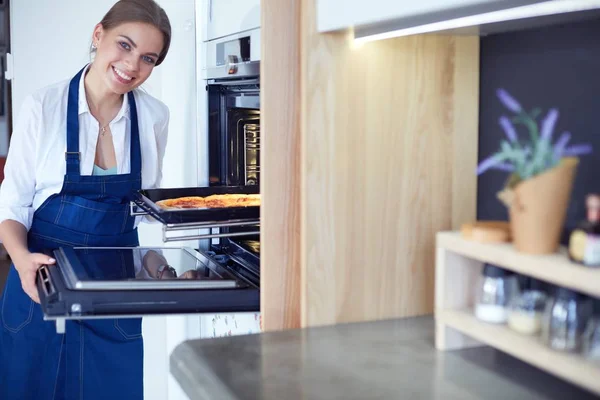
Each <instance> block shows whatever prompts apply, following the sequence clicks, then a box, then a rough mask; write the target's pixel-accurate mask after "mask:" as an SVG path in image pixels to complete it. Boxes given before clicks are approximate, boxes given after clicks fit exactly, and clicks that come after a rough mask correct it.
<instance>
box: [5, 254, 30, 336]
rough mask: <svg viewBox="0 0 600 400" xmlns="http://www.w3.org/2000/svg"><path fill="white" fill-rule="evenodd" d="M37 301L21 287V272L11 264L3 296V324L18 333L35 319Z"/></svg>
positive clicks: (7, 328) (10, 330)
mask: <svg viewBox="0 0 600 400" xmlns="http://www.w3.org/2000/svg"><path fill="white" fill-rule="evenodd" d="M34 305H35V303H34V302H33V300H31V298H30V297H29V296H27V294H26V293H25V292H24V291H23V288H22V287H21V279H20V278H19V273H18V272H17V270H16V269H15V267H14V265H12V264H11V266H10V272H9V274H8V279H7V281H6V286H5V287H4V295H3V296H2V325H3V326H4V328H5V329H6V330H8V331H9V332H12V333H18V332H19V331H21V330H22V329H23V328H25V327H26V326H27V325H29V324H30V323H31V321H32V319H33V307H34Z"/></svg>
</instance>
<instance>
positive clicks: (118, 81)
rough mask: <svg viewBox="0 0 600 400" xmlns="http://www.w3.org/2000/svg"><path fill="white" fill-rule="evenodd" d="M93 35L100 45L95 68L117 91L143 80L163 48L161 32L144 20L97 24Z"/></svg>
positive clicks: (133, 85)
mask: <svg viewBox="0 0 600 400" xmlns="http://www.w3.org/2000/svg"><path fill="white" fill-rule="evenodd" d="M92 39H93V43H94V44H95V45H96V48H97V50H96V57H95V58H94V62H93V64H92V68H93V69H94V71H95V73H97V74H98V76H99V77H100V79H102V80H103V81H104V83H105V84H106V86H107V87H108V89H109V90H111V91H113V92H115V93H117V94H125V93H127V92H129V91H131V90H133V89H135V88H136V87H138V86H140V85H141V84H142V83H144V81H146V79H148V77H149V76H150V74H151V73H152V70H153V69H154V66H155V64H156V61H157V60H158V55H159V54H160V52H161V50H162V48H163V35H162V33H161V32H160V31H159V30H158V29H157V28H156V27H154V26H153V25H150V24H145V23H141V22H127V23H124V24H121V25H118V26H116V27H114V28H113V29H110V30H105V29H103V27H102V25H100V24H98V25H96V28H95V29H94V35H93V38H92Z"/></svg>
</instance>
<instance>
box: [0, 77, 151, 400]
mask: <svg viewBox="0 0 600 400" xmlns="http://www.w3.org/2000/svg"><path fill="white" fill-rule="evenodd" d="M82 74H83V70H81V71H80V72H79V73H78V74H77V75H76V76H75V77H74V78H73V79H72V80H71V82H70V84H69V94H68V106H67V132H66V133H67V152H66V154H65V158H66V164H67V166H66V174H65V177H64V183H63V187H62V189H61V191H60V193H58V194H55V195H53V196H51V197H50V198H48V200H46V201H45V202H44V204H42V206H40V208H38V209H37V210H36V212H35V213H34V216H33V223H32V226H31V229H30V230H29V233H28V246H29V248H30V251H32V252H40V251H42V250H43V249H49V248H50V249H52V248H57V247H60V246H71V247H74V246H90V247H135V246H138V235H137V229H136V228H135V225H134V222H135V218H134V217H131V216H130V214H129V206H128V204H129V200H130V198H131V194H132V193H133V192H134V191H136V190H139V189H140V188H141V170H142V168H141V167H142V160H141V150H140V138H139V131H138V120H137V110H136V105H135V98H134V96H133V93H132V92H129V93H128V94H127V96H128V100H129V107H130V121H131V149H130V152H131V173H129V174H122V175H104V176H82V175H81V174H80V164H79V162H80V154H79V118H78V105H79V90H78V88H79V80H80V79H82ZM103 268H106V269H107V270H110V269H121V268H122V266H118V265H115V264H107V265H104V266H103ZM106 272H107V273H108V274H110V271H106ZM0 316H1V317H2V332H1V335H0V399H6V400H9V399H10V400H13V399H15V400H29V399H35V400H46V399H48V400H50V399H67V400H77V399H86V400H93V399H103V400H104V399H128V400H132V399H142V398H143V342H142V335H141V319H139V318H137V319H119V320H113V319H98V320H96V319H94V320H79V321H77V320H69V321H67V323H66V330H65V334H62V335H61V334H57V333H56V326H55V324H54V323H53V322H51V321H44V320H43V313H42V310H41V307H40V306H39V305H38V304H36V303H34V302H33V301H32V300H31V299H30V298H29V296H27V295H26V294H25V292H23V290H22V288H21V282H20V280H19V275H18V273H17V271H16V270H15V268H14V265H11V268H10V273H9V276H8V280H7V283H6V287H5V290H4V293H3V296H2V304H1V309H0Z"/></svg>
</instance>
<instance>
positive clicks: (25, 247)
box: [0, 0, 171, 400]
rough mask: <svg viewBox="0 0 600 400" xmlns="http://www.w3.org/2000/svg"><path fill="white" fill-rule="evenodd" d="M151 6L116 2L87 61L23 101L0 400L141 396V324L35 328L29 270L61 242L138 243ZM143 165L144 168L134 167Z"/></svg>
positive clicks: (8, 187) (157, 160)
mask: <svg viewBox="0 0 600 400" xmlns="http://www.w3.org/2000/svg"><path fill="white" fill-rule="evenodd" d="M170 40H171V27H170V23H169V20H168V17H167V15H166V13H165V12H164V10H163V9H162V8H160V7H159V6H158V5H157V4H156V3H155V2H154V1H153V0H120V1H119V2H117V3H116V4H115V5H114V6H113V7H112V8H111V9H110V10H109V11H108V13H107V14H106V15H105V17H104V18H103V19H102V21H101V22H100V23H99V24H98V25H96V27H95V28H94V31H93V35H92V52H93V53H95V57H94V58H93V62H92V63H91V64H89V65H87V66H85V67H84V68H83V69H82V70H81V71H80V72H79V73H78V74H77V75H75V77H73V78H72V79H70V80H68V81H64V82H60V83H57V84H55V85H52V86H49V87H46V88H44V89H42V90H40V91H38V92H37V93H35V94H33V95H32V96H29V97H28V98H27V99H26V100H25V102H24V105H23V108H22V110H21V113H20V115H19V119H18V122H17V124H16V125H15V130H14V133H13V136H12V141H11V146H10V152H9V156H8V159H7V163H6V167H5V180H4V182H3V183H2V187H1V190H0V221H1V223H0V240H2V242H3V243H4V246H5V247H6V249H7V251H8V253H9V254H10V256H11V259H12V260H13V263H14V264H13V265H12V266H11V269H10V273H9V277H8V280H7V284H6V287H5V290H4V293H3V297H2V300H1V308H0V316H1V319H2V327H1V334H0V399H15V400H16V399H19V400H24V399H37V400H42V399H68V400H74V399H141V398H142V397H143V385H142V376H143V374H142V365H143V361H142V360H143V358H142V357H143V343H142V338H141V320H140V319H125V320H85V321H67V326H66V333H65V334H64V335H59V334H57V333H56V329H55V325H54V324H53V323H52V322H48V321H44V320H43V316H42V310H41V308H40V305H39V304H37V303H39V297H38V293H37V289H36V286H35V276H36V271H37V269H38V268H39V267H40V266H41V265H44V264H51V263H54V260H53V259H51V258H49V257H48V256H47V255H44V254H42V250H44V249H48V248H57V247H59V246H93V247H116V246H119V247H129V246H137V245H138V236H137V229H136V226H137V222H138V221H136V219H135V218H133V217H131V216H130V215H129V208H128V204H129V199H130V196H131V194H132V193H133V192H135V191H137V190H139V189H141V188H153V187H157V186H158V184H159V182H160V179H161V165H162V159H163V155H164V151H165V146H166V139H167V125H168V116H169V113H168V109H167V108H166V106H165V105H164V104H163V103H161V102H160V101H158V100H156V99H154V98H152V97H151V96H150V95H148V94H147V93H145V92H143V91H141V90H139V89H138V87H139V86H140V85H141V84H143V83H144V81H146V79H148V77H149V76H150V74H151V73H152V71H153V69H154V67H155V66H158V65H160V64H161V63H162V62H163V60H164V58H165V56H166V55H167V51H168V49H169V44H170ZM142 161H143V163H142Z"/></svg>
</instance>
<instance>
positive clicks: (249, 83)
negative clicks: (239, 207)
mask: <svg viewBox="0 0 600 400" xmlns="http://www.w3.org/2000/svg"><path fill="white" fill-rule="evenodd" d="M255 36H256V35H253V34H251V33H248V34H247V35H244V36H240V37H236V38H230V39H225V40H224V41H221V42H217V43H211V44H209V46H208V53H209V54H211V53H214V58H212V57H211V61H212V62H213V63H214V64H213V65H212V66H211V67H209V68H207V71H206V76H207V84H206V91H207V93H208V143H209V182H210V185H211V186H246V185H257V186H258V185H259V183H260V61H258V60H252V54H253V52H256V51H255V50H254V51H253V49H254V48H253V43H254V42H255V41H256V40H257V38H256V37H255ZM253 39H254V40H253Z"/></svg>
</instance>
